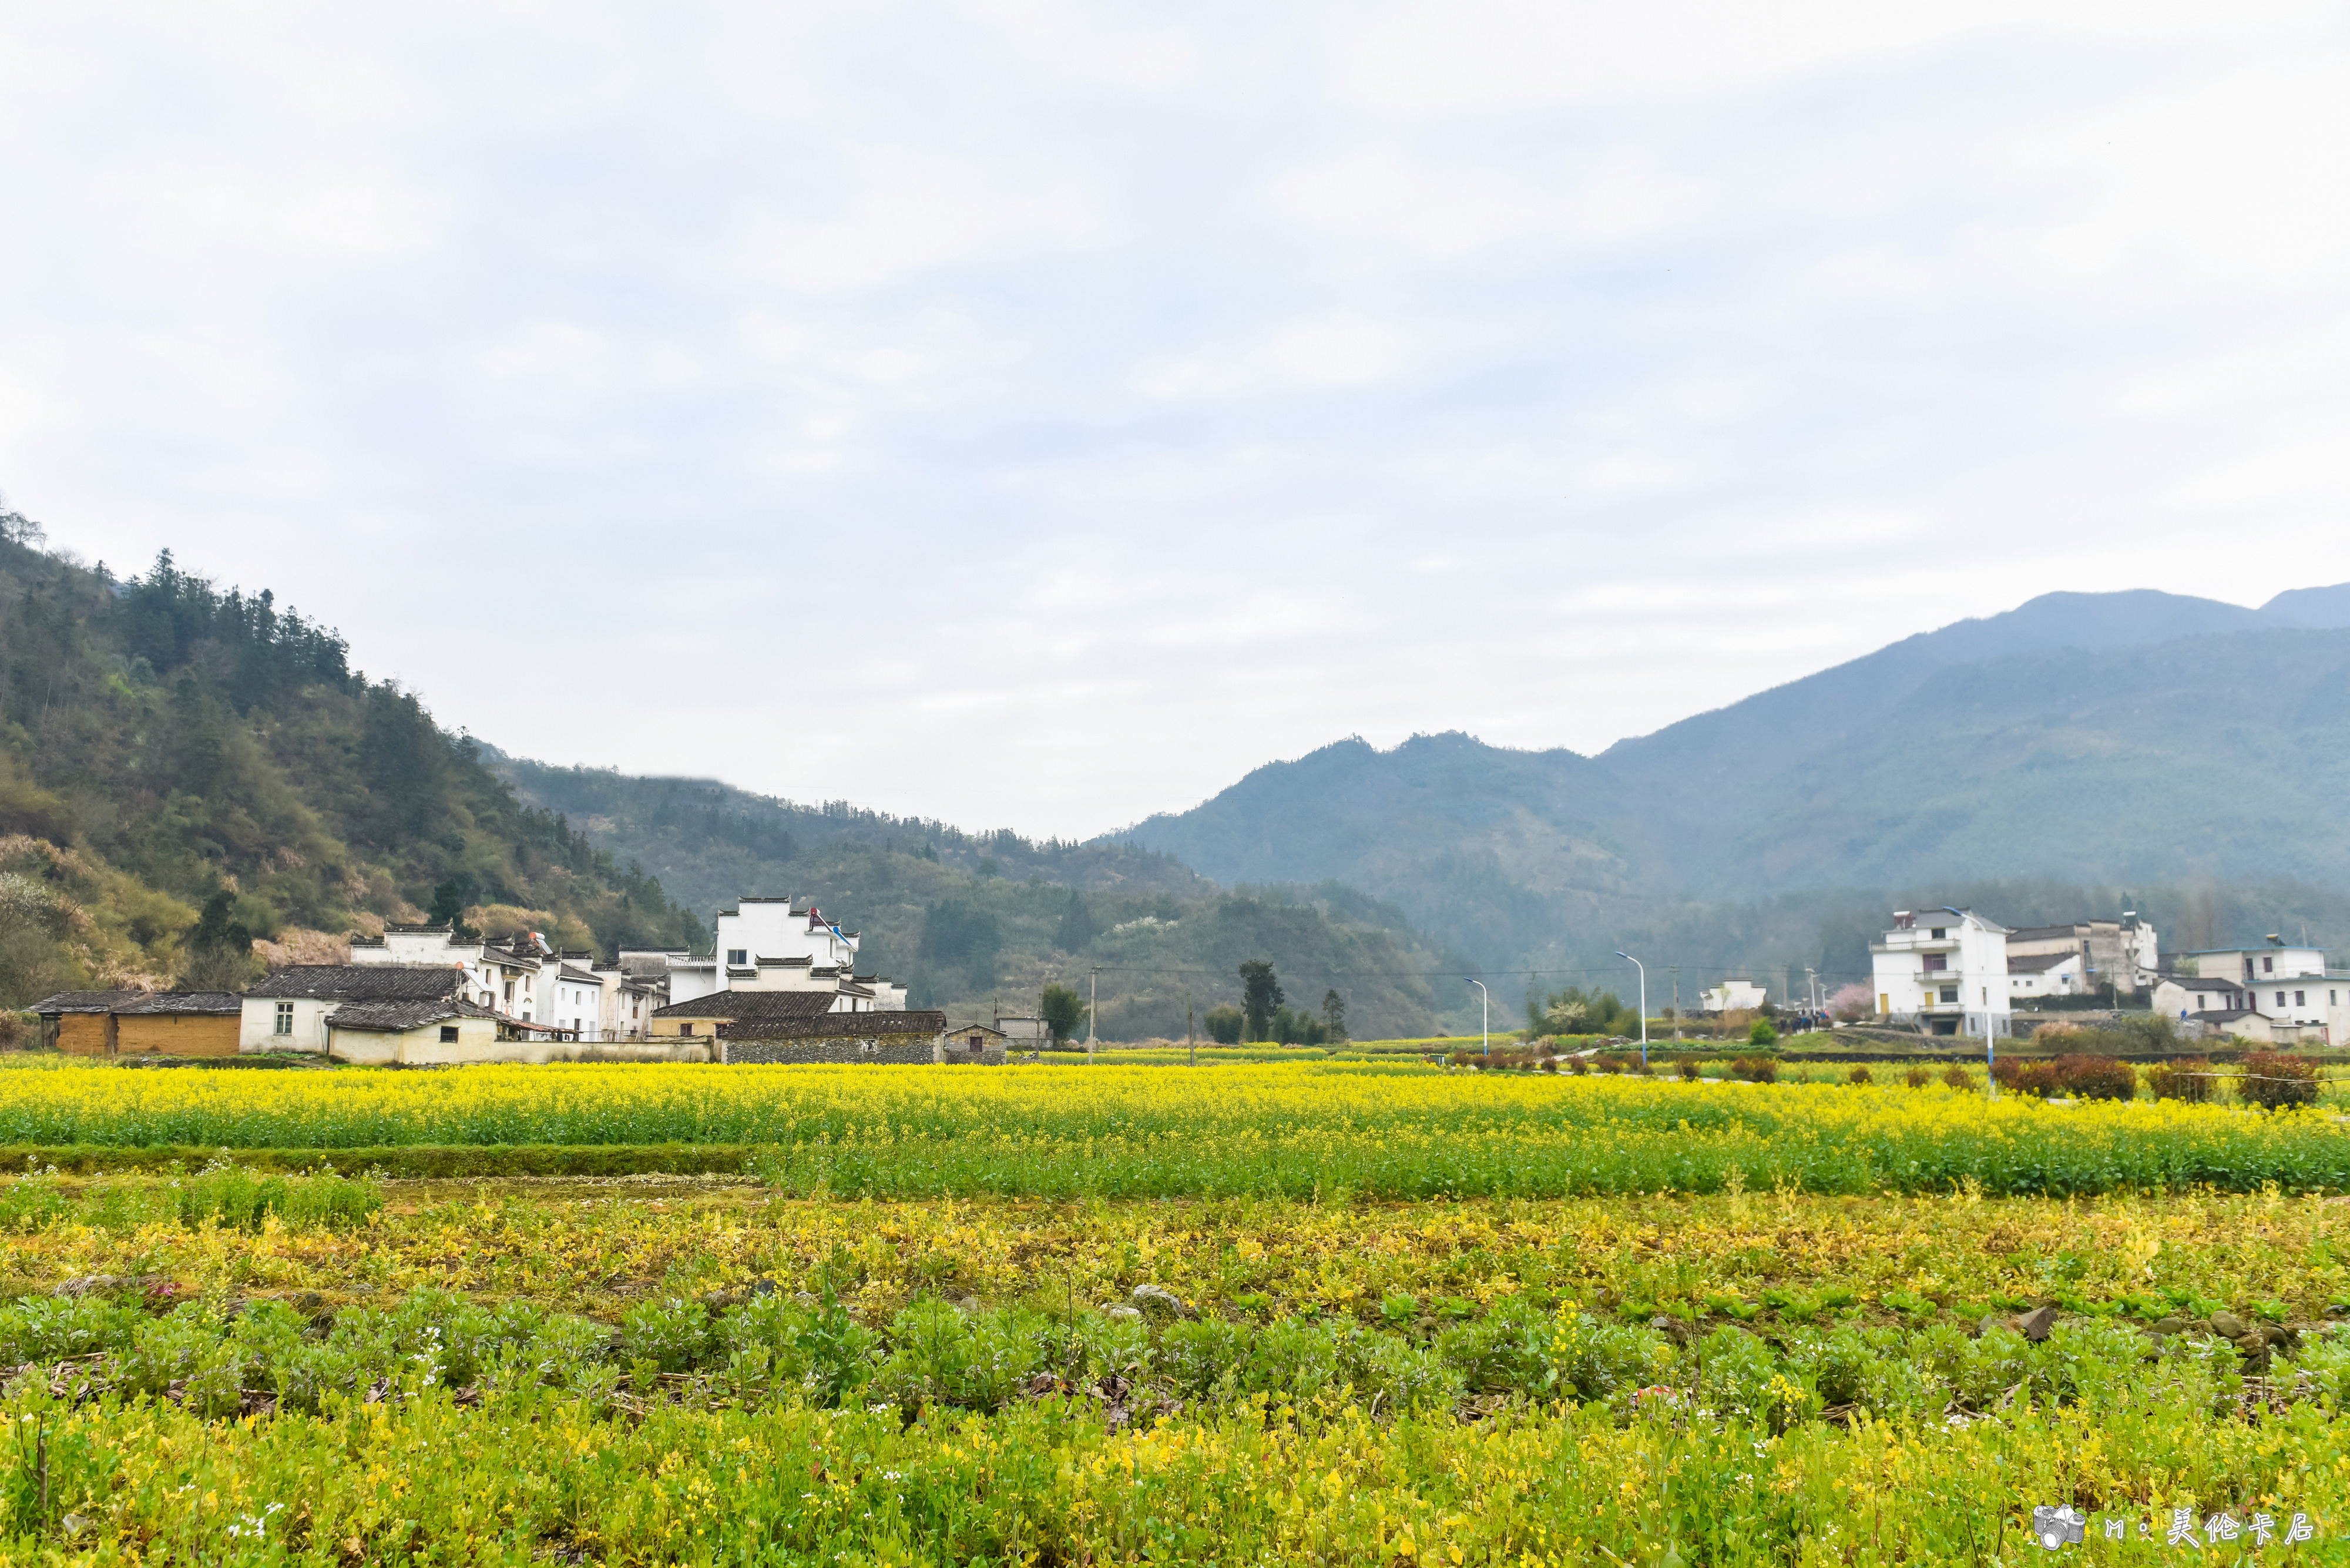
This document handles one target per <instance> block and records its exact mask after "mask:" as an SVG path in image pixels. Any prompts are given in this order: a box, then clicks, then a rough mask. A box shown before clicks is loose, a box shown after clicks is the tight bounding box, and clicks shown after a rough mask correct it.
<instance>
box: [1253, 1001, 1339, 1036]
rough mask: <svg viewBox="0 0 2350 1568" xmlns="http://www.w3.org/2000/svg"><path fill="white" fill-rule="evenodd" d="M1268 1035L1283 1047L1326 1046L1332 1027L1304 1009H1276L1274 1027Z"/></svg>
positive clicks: (1274, 1011)
mask: <svg viewBox="0 0 2350 1568" xmlns="http://www.w3.org/2000/svg"><path fill="white" fill-rule="evenodd" d="M1267 1033H1269V1035H1270V1036H1271V1038H1272V1039H1273V1040H1274V1043H1275V1044H1282V1045H1326V1044H1329V1043H1330V1026H1329V1025H1328V1024H1326V1023H1323V1022H1322V1021H1321V1020H1320V1019H1318V1018H1316V1017H1315V1016H1314V1014H1313V1013H1312V1012H1310V1011H1309V1010H1307V1009H1305V1008H1303V1007H1295V1008H1292V1007H1276V1008H1274V1010H1273V1026H1272V1028H1271V1029H1270V1030H1269V1031H1268V1032H1267Z"/></svg>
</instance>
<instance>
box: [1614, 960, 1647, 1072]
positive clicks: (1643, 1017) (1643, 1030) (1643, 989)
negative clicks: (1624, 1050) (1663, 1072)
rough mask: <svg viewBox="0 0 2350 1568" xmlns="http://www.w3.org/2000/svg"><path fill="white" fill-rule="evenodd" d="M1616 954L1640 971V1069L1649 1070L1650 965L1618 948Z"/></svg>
mask: <svg viewBox="0 0 2350 1568" xmlns="http://www.w3.org/2000/svg"><path fill="white" fill-rule="evenodd" d="M1616 956H1617V958H1619V959H1622V960H1623V961H1625V962H1626V963H1628V964H1630V965H1631V966H1632V967H1633V968H1634V969H1637V970H1638V971H1640V1071H1642V1072H1643V1073H1645V1072H1647V1071H1648V965H1647V964H1644V963H1642V962H1641V961H1639V960H1638V959H1636V958H1634V957H1633V956H1632V955H1631V954H1630V953H1627V952H1626V951H1625V950H1623V949H1622V948H1617V950H1616Z"/></svg>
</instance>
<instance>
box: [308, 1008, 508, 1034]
mask: <svg viewBox="0 0 2350 1568" xmlns="http://www.w3.org/2000/svg"><path fill="white" fill-rule="evenodd" d="M497 1017H498V1015H497V1014H496V1013H494V1012H491V1011H490V1010H489V1009H488V1008H486V1007H476V1006H475V1005H473V1003H472V1002H430V1001H427V1002H345V1003H343V1004H342V1005H341V1006H340V1007H338V1008H337V1009H335V1010H334V1012H330V1013H328V1014H327V1023H328V1026H329V1027H331V1028H335V1029H360V1030H365V1031H367V1032H368V1033H379V1034H401V1033H407V1032H408V1031H409V1030H411V1029H421V1028H423V1027H424V1026H425V1025H427V1024H432V1023H447V1022H448V1021H449V1020H450V1019H452V1018H497ZM499 1022H501V1023H504V1022H505V1021H504V1020H503V1019H500V1020H499Z"/></svg>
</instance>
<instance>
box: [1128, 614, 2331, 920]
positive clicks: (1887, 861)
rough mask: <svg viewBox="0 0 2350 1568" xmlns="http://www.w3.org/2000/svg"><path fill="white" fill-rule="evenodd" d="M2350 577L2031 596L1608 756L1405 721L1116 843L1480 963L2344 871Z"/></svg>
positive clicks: (1280, 766) (1279, 766) (1272, 768)
mask: <svg viewBox="0 0 2350 1568" xmlns="http://www.w3.org/2000/svg"><path fill="white" fill-rule="evenodd" d="M2345 622H2350V585H2345V587H2340V588H2328V589H2310V590H2298V591H2296V592H2295V593H2292V594H2285V595H2280V596H2279V597H2278V598H2277V599H2276V600H2274V601H2272V604H2271V605H2270V606H2267V607H2262V608H2261V609H2258V610H2253V609H2246V608H2243V607H2239V606H2234V605H2227V604H2220V603H2217V602H2215V601H2212V600H2208V599H2198V598H2192V597H2182V596H2178V595H2171V594H2161V593H2154V592H2150V591H2146V590H2133V591H2129V592H2122V593H2114V594H2078V593H2054V594H2047V595H2043V596H2042V597H2038V598H2035V599H2033V600H2032V601H2030V602H2029V603H2027V604H2025V605H2023V606H2022V607H2018V608H2017V609H2014V610H2011V611H2009V612H2007V613H2005V614H2003V615H1998V616H1992V617H1988V618H1983V619H1980V620H1968V621H1961V622H1959V623H1958V624H1956V625H1954V626H1950V627H1945V628H1942V629H1940V630H1939V631H1934V632H1929V633H1923V634H1920V635H1918V636H1916V637H1911V638H1908V639H1904V640H1902V641H1900V642H1898V643H1895V644H1893V645H1891V646H1890V647H1887V648H1885V649H1879V650H1878V651H1877V652H1876V653H1872V654H1869V655H1867V656H1866V657H1865V658H1861V659H1854V660H1852V661H1850V662H1848V663H1846V664H1842V665H1838V666H1836V667H1835V668H1834V669H1831V670H1823V671H1821V672H1820V673H1818V674H1815V675H1812V676H1808V677H1806V678H1804V679H1803V680H1795V681H1792V682H1789V683H1788V684H1786V685H1783V686H1780V687H1776V688H1773V689H1772V690H1770V691H1763V692H1761V693H1758V694H1757V695H1755V696H1753V697H1750V698H1748V699H1746V700H1745V701H1741V702H1737V703H1733V704H1731V705H1730V706H1728V707H1726V708H1722V709H1719V710H1716V711H1712V712H1709V713H1702V714H1699V715H1697V716H1695V717H1693V718H1690V719H1687V720H1683V721H1682V722H1679V723H1676V724H1672V725H1669V726H1668V727H1666V728H1665V729H1662V730H1659V731H1658V732H1655V733H1654V734H1650V735H1646V736H1642V737H1639V738H1638V739H1634V740H1627V741H1624V742H1619V743H1617V745H1614V746H1611V747H1610V748H1608V749H1607V751H1606V752H1604V753H1600V754H1599V755H1598V756H1596V757H1584V756H1580V755H1577V754H1576V753H1572V752H1567V751H1563V750H1562V751H1550V752H1523V751H1513V750H1507V749H1504V748H1500V747H1494V746H1488V745H1485V744H1483V743H1482V742H1478V741H1476V740H1474V739H1472V738H1471V737H1469V736H1466V735H1461V734H1445V735H1421V736H1415V737H1413V738H1412V739H1410V740H1409V741H1407V742H1403V743H1402V744H1401V745H1399V746H1398V747H1396V748H1394V749H1393V750H1391V751H1388V752H1379V751H1377V750H1375V749H1373V748H1372V747H1370V746H1367V745H1366V744H1364V743H1363V742H1361V741H1359V740H1350V741H1342V742H1336V743H1334V744H1332V745H1330V746H1327V747H1325V748H1323V749H1322V750H1320V751H1318V752H1315V753H1312V754H1311V755H1309V756H1306V757H1304V758H1301V759H1298V760H1297V761H1295V762H1288V763H1272V764H1268V765H1267V766H1265V767H1262V768H1259V769H1257V770H1255V771H1254V772H1253V773H1251V774H1248V775H1247V776H1246V777H1245V778H1243V779H1242V780H1241V781H1240V782H1239V783H1237V784H1233V785H1232V786H1231V787H1230V788H1228V789H1226V790H1224V791H1223V792H1222V793H1221V794H1218V795H1216V796H1215V797H1214V798H1212V799H1211V800H1209V801H1207V802H1205V803H1203V804H1202V805H1199V806H1197V807H1195V808H1193V809H1192V810H1191V811H1188V812H1183V813H1180V814H1176V815H1163V816H1155V817H1152V818H1149V820H1147V821H1145V822H1142V823H1140V824H1138V825H1137V826H1134V827H1132V828H1130V829H1128V830H1126V831H1125V832H1123V833H1120V834H1118V835H1115V836H1113V837H1114V840H1115V841H1116V842H1120V843H1126V844H1131V845H1134V846H1139V847H1144V848H1150V849H1158V850H1162V851H1164V852H1166V853H1167V854H1170V855H1171V856H1173V857H1176V858H1178V859H1180V860H1181V861H1183V862H1184V863H1185V864H1187V865H1189V866H1191V867H1194V868H1196V869H1198V870H1200V871H1201V872H1203V873H1205V874H1206V875H1208V876H1211V877H1220V878H1222V877H1240V876H1247V875H1251V874H1255V875H1264V874H1266V872H1267V871H1269V870H1270V871H1275V872H1276V873H1277V874H1278V875H1280V876H1283V877H1290V878H1294V879H1296V880H1299V881H1323V880H1336V881H1343V882H1346V883H1349V884H1351V885H1354V886H1357V887H1359V888H1363V889H1365V890H1366V891H1367V892H1369V893H1371V894H1373V895H1375V896H1377V897H1379V898H1385V899H1388V900H1389V901H1391V902H1393V903H1396V904H1398V905H1399V906H1401V907H1403V908H1405V909H1409V911H1411V913H1412V914H1413V915H1414V917H1415V918H1417V919H1421V920H1422V921H1423V929H1430V930H1440V931H1442V932H1444V933H1446V934H1447V935H1448V936H1449V937H1451V938H1453V939H1455V940H1458V942H1459V943H1460V945H1461V946H1462V947H1463V948H1464V949H1465V950H1467V951H1469V952H1470V953H1471V954H1472V955H1474V956H1476V957H1477V958H1479V959H1480V960H1481V961H1483V962H1485V963H1487V964H1488V965H1492V966H1495V967H1511V966H1515V965H1518V964H1529V965H1539V964H1542V963H1544V962H1565V961H1570V960H1572V961H1587V960H1588V958H1589V956H1590V955H1591V954H1592V953H1594V952H1595V951H1599V952H1606V951H1611V950H1612V945H1611V946H1603V943H1605V944H1612V943H1613V942H1614V940H1615V938H1614V937H1613V936H1612V935H1609V934H1608V933H1611V932H1615V931H1620V930H1623V929H1627V927H1634V926H1642V925H1646V924H1648V923H1649V922H1651V921H1653V920H1655V919H1658V918H1659V916H1660V914H1661V913H1662V912H1663V911H1665V910H1668V909H1671V908H1673V907H1675V906H1678V905H1680V904H1682V903H1685V902H1689V901H1696V902H1699V903H1703V904H1707V905H1731V904H1740V903H1751V902H1752V901H1753V900H1756V899H1758V898H1770V897H1773V896H1778V895H1786V894H1796V893H1803V892H1805V891H1807V890H1823V891H1824V890H1828V889H1835V888H1895V887H1920V888H1927V887H1931V886H1933V885H1936V884H1938V883H1940V884H1946V885H1947V884H1953V883H1957V882H1960V881H1965V882H1968V883H1980V882H1982V881H1984V880H1986V879H1995V878H2015V877H2039V878H2043V879H2044V878H2059V879H2065V880H2068V881H2080V882H2107V883H2110V882H2112V881H2114V880H2127V881H2135V882H2139V883H2142V884H2151V883H2156V882H2165V883H2171V882H2175V883H2180V884H2186V883H2189V882H2193V881H2196V880H2198V879H2204V880H2209V879H2213V878H2240V879H2241V878H2246V877H2250V878H2264V879H2271V880H2273V879H2275V878H2280V877H2297V878H2303V879H2305V880H2309V881H2314V882H2318V883H2323V884H2330V885H2334V886H2350V815H2345V813H2344V812H2343V811H2342V809H2341V808H2340V806H2339V805H2338V804H2337V803H2338V802H2339V801H2340V800H2341V799H2342V798H2343V796H2342V788H2343V785H2344V784H2345V775H2350V703H2345V695H2350V628H2345V625H2344V623H2345Z"/></svg>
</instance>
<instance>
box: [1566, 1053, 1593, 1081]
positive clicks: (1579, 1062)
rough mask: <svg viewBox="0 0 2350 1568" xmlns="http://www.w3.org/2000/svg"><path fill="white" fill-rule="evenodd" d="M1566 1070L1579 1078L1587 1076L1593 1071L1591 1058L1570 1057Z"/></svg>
mask: <svg viewBox="0 0 2350 1568" xmlns="http://www.w3.org/2000/svg"><path fill="white" fill-rule="evenodd" d="M1566 1070H1567V1071H1568V1072H1570V1073H1572V1074H1574V1075H1575V1076H1576V1077H1578V1078H1581V1077H1584V1076H1586V1075H1589V1073H1590V1071H1591V1058H1590V1057H1588V1056H1570V1057H1568V1058H1567V1062H1566Z"/></svg>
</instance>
